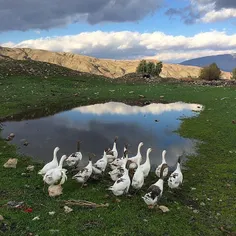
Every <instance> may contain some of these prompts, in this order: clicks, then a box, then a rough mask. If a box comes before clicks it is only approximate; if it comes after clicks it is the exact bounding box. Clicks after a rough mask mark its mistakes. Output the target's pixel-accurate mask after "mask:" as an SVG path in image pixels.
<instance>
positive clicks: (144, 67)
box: [136, 60, 162, 76]
mask: <svg viewBox="0 0 236 236" xmlns="http://www.w3.org/2000/svg"><path fill="white" fill-rule="evenodd" d="M161 70H162V62H157V63H156V64H155V63H154V62H151V61H150V62H146V60H141V61H140V63H139V65H138V67H137V68H136V72H137V73H142V74H144V73H147V74H150V75H153V76H159V75H160V73H161Z"/></svg>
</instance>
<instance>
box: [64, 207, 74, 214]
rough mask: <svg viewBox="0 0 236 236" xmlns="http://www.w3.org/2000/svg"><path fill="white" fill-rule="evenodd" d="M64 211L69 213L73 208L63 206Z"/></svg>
mask: <svg viewBox="0 0 236 236" xmlns="http://www.w3.org/2000/svg"><path fill="white" fill-rule="evenodd" d="M64 211H65V213H70V212H72V211H73V209H72V208H70V207H68V206H64Z"/></svg>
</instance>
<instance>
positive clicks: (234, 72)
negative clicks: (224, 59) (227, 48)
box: [231, 68, 236, 80]
mask: <svg viewBox="0 0 236 236" xmlns="http://www.w3.org/2000/svg"><path fill="white" fill-rule="evenodd" d="M231 79H234V80H236V68H234V69H233V71H232V77H231Z"/></svg>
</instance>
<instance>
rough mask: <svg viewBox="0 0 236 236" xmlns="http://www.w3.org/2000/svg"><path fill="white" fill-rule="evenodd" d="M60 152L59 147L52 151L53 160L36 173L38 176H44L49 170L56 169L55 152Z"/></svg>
mask: <svg viewBox="0 0 236 236" xmlns="http://www.w3.org/2000/svg"><path fill="white" fill-rule="evenodd" d="M59 150H60V148H59V147H56V148H55V149H54V151H53V159H52V161H50V162H48V163H47V164H46V165H44V167H43V168H42V169H41V170H40V171H39V172H38V174H39V175H42V176H43V175H45V174H46V172H47V171H48V170H50V169H53V168H56V167H57V166H58V160H57V152H58V151H59Z"/></svg>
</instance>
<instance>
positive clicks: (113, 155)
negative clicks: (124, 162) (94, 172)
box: [106, 137, 118, 163]
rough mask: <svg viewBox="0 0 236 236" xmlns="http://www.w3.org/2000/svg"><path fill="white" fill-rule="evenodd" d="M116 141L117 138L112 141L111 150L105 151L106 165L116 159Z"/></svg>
mask: <svg viewBox="0 0 236 236" xmlns="http://www.w3.org/2000/svg"><path fill="white" fill-rule="evenodd" d="M117 139H118V137H115V140H114V143H113V148H112V149H110V148H109V149H108V150H107V151H106V154H107V161H108V163H111V162H113V161H114V160H115V159H116V158H117V157H118V151H117V148H116V142H117Z"/></svg>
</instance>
